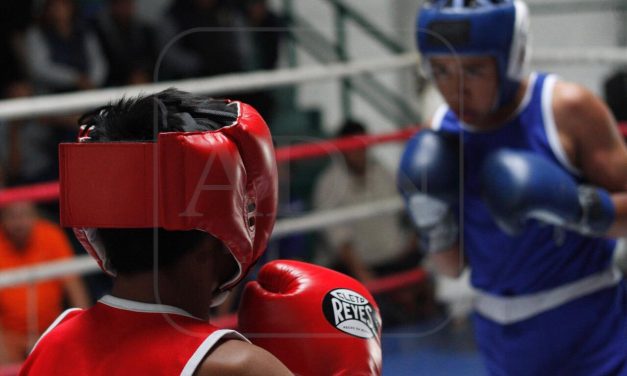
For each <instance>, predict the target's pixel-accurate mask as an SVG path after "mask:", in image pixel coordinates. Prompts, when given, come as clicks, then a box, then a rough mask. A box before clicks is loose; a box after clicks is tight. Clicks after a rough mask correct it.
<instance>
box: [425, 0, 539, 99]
mask: <svg viewBox="0 0 627 376" xmlns="http://www.w3.org/2000/svg"><path fill="white" fill-rule="evenodd" d="M465 3H466V4H467V3H469V2H468V1H463V0H462V1H450V0H442V1H435V2H432V3H428V4H426V5H425V6H424V7H423V9H422V11H421V13H420V17H418V20H417V28H416V30H417V33H416V38H417V40H418V48H419V50H420V53H421V55H422V58H423V60H422V62H423V69H424V70H425V72H426V73H431V72H432V70H431V67H430V64H429V59H430V58H431V57H434V56H439V55H451V54H457V55H462V56H472V55H489V56H492V57H493V58H494V59H495V61H496V65H497V70H498V77H499V95H498V96H497V98H496V101H495V102H494V107H495V108H497V106H501V105H504V104H506V103H507V101H510V100H512V99H513V97H514V95H515V94H516V91H517V89H518V87H519V86H520V81H521V80H522V79H523V78H524V77H523V74H524V71H525V68H526V66H527V64H528V57H529V54H527V53H526V49H527V34H528V29H529V17H528V14H529V12H528V10H527V6H526V5H525V4H524V3H522V2H520V1H514V2H512V1H500V2H492V1H489V0H483V1H482V0H478V1H475V2H474V4H473V5H471V6H467V5H465Z"/></svg>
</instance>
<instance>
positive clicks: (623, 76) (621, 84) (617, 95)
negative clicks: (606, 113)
mask: <svg viewBox="0 0 627 376" xmlns="http://www.w3.org/2000/svg"><path fill="white" fill-rule="evenodd" d="M604 91H605V101H606V102H607V105H608V107H609V108H610V110H611V111H612V113H613V114H614V117H615V118H616V120H617V121H619V122H620V121H627V70H626V69H621V70H618V71H616V72H614V73H613V74H612V75H611V76H610V77H608V78H607V79H606V80H605V84H604Z"/></svg>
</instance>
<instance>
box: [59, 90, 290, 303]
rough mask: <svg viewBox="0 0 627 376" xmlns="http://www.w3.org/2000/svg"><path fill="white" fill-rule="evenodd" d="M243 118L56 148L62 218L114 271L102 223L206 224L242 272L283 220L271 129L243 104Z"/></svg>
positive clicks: (124, 225) (131, 225)
mask: <svg viewBox="0 0 627 376" xmlns="http://www.w3.org/2000/svg"><path fill="white" fill-rule="evenodd" d="M227 105H229V106H237V118H236V120H235V121H234V122H233V123H232V124H230V125H227V126H224V127H222V128H220V129H218V130H212V131H196V132H163V133H159V134H158V138H157V142H95V143H81V142H79V143H68V144H61V145H60V147H59V162H60V185H61V187H60V188H61V195H60V205H61V224H62V225H63V226H66V227H73V228H74V232H75V234H76V236H77V237H78V239H79V240H80V241H81V243H82V245H83V246H84V247H85V249H86V250H87V251H88V253H89V254H90V255H91V256H92V257H94V258H95V259H96V260H97V261H98V264H99V265H100V267H101V268H102V269H103V270H104V271H106V272H108V273H109V274H115V270H113V268H112V266H111V265H110V263H109V262H108V260H107V258H106V252H105V250H104V249H103V248H102V245H101V244H99V242H98V239H97V237H96V236H95V235H97V232H96V231H93V230H94V229H96V228H156V227H160V228H164V229H166V230H178V231H188V230H200V231H204V232H207V233H209V234H211V235H212V236H214V237H215V238H217V239H219V240H220V241H221V242H222V243H223V244H224V245H225V246H226V247H227V248H228V249H229V251H230V253H231V254H232V255H233V257H234V258H235V260H236V262H237V264H238V266H239V271H238V273H237V274H236V275H235V276H233V278H231V279H230V280H229V281H226V282H225V283H223V284H222V285H221V286H220V291H222V292H224V291H228V290H229V289H230V288H232V287H233V286H235V285H236V284H237V283H238V282H239V281H240V280H241V279H242V278H244V276H245V275H246V274H247V273H248V271H249V270H250V268H251V267H252V266H253V265H254V264H255V262H256V261H257V260H258V259H259V257H260V256H261V255H262V254H263V252H264V251H265V248H266V246H267V243H268V240H269V238H270V234H271V232H272V229H273V227H274V223H275V219H276V206H277V196H278V188H277V187H278V181H277V167H276V160H275V156H274V148H273V145H272V138H271V136H270V131H269V130H268V127H267V125H266V123H265V122H264V120H263V119H262V117H261V116H260V115H259V113H258V112H257V111H256V110H255V109H254V108H252V107H250V106H249V105H247V104H244V103H241V102H225V106H227Z"/></svg>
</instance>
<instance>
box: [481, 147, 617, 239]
mask: <svg viewBox="0 0 627 376" xmlns="http://www.w3.org/2000/svg"><path fill="white" fill-rule="evenodd" d="M481 184H482V187H481V188H482V194H483V198H484V200H485V202H486V203H487V205H488V208H489V209H490V212H491V213H492V215H493V217H494V219H495V220H496V222H497V224H498V225H499V227H501V229H503V231H505V232H506V233H508V234H510V235H515V234H518V233H520V232H521V231H522V230H523V228H524V226H525V222H526V221H527V220H528V219H530V218H534V219H538V220H540V221H543V222H546V223H550V224H553V225H557V226H563V227H565V228H568V229H571V230H574V231H577V232H579V233H581V234H583V235H589V236H599V235H603V234H605V233H606V232H607V230H608V229H609V228H610V226H611V225H612V223H613V221H614V217H615V208H614V203H613V202H612V200H611V198H610V195H609V193H608V192H607V191H606V190H604V189H602V188H598V187H591V186H587V185H578V183H577V182H576V181H575V180H574V179H573V178H572V177H571V176H570V175H568V174H567V173H566V172H565V171H563V170H562V169H561V168H559V167H558V166H556V165H555V164H553V163H551V162H550V161H548V160H546V159H544V158H542V157H540V156H538V155H536V154H532V153H529V152H522V151H513V150H500V151H497V152H495V153H493V154H492V155H490V156H489V157H488V158H487V159H486V161H485V162H484V165H483V166H482V170H481Z"/></svg>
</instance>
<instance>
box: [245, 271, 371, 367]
mask: <svg viewBox="0 0 627 376" xmlns="http://www.w3.org/2000/svg"><path fill="white" fill-rule="evenodd" d="M239 329H240V331H242V332H243V333H244V334H245V335H246V336H247V337H248V338H249V339H250V340H251V341H252V342H253V343H254V344H255V345H257V346H260V347H262V348H264V349H266V350H268V351H269V352H271V353H272V354H273V355H274V356H276V357H277V358H278V359H279V360H281V361H282V362H283V364H285V365H286V366H287V368H289V369H290V371H292V372H294V373H295V374H296V375H303V376H304V375H312V376H314V375H316V376H317V375H380V374H381V315H380V313H379V307H378V306H377V303H376V302H375V301H374V299H373V297H372V295H370V293H369V292H368V290H366V288H365V287H364V286H363V285H362V284H361V283H359V282H358V281H356V280H355V279H353V278H350V277H348V276H346V275H344V274H341V273H338V272H335V271H333V270H330V269H327V268H323V267H320V266H316V265H312V264H307V263H304V262H298V261H287V260H277V261H272V262H269V263H268V264H266V265H264V267H263V268H261V270H260V272H259V276H258V279H257V281H253V282H249V283H248V284H247V285H246V288H245V289H244V293H243V296H242V303H241V305H240V309H239Z"/></svg>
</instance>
